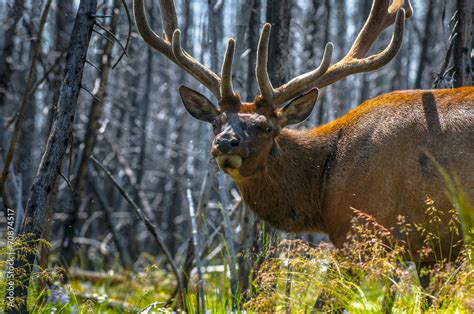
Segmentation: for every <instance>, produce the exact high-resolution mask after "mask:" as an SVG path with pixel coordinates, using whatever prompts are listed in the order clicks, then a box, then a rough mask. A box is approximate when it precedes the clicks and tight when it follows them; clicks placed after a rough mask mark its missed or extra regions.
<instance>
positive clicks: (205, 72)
mask: <svg viewBox="0 0 474 314" xmlns="http://www.w3.org/2000/svg"><path fill="white" fill-rule="evenodd" d="M171 44H172V50H173V54H174V56H175V58H176V61H177V63H178V64H179V65H181V66H182V67H183V68H184V69H186V71H187V72H188V73H189V74H191V75H192V76H193V77H194V78H195V79H196V80H198V81H199V82H201V84H203V85H204V86H206V87H207V89H209V90H210V91H211V92H212V93H213V94H214V96H216V98H217V99H218V100H220V99H221V93H220V86H221V79H220V78H219V76H218V75H217V74H216V73H214V72H212V71H211V70H210V69H209V68H208V67H206V66H205V65H203V64H201V63H200V62H199V61H197V60H196V59H194V58H193V57H192V56H191V55H189V54H188V53H187V52H186V51H184V49H183V48H182V46H181V31H180V30H179V29H176V30H175V31H174V33H173V40H172V42H171Z"/></svg>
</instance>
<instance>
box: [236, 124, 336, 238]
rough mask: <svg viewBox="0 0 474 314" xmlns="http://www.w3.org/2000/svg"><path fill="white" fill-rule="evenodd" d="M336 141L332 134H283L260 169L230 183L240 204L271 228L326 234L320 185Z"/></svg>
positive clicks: (327, 170)
mask: <svg viewBox="0 0 474 314" xmlns="http://www.w3.org/2000/svg"><path fill="white" fill-rule="evenodd" d="M337 141H338V132H337V131H336V132H327V131H325V132H319V131H318V128H315V129H308V130H301V131H297V130H290V129H283V130H282V131H281V133H280V134H279V135H278V136H277V137H276V138H275V141H274V145H273V148H272V150H271V152H270V154H269V156H268V160H267V161H266V164H265V167H262V169H261V170H259V171H258V172H257V173H255V174H253V175H252V176H249V177H245V178H242V180H239V181H238V182H236V183H237V185H238V186H239V188H240V190H241V192H242V195H243V197H244V200H245V201H246V202H247V204H248V205H249V206H250V208H252V210H253V211H254V212H256V213H257V215H258V216H259V217H260V218H262V219H263V220H265V221H267V222H269V223H270V224H271V225H273V226H275V227H276V228H279V229H282V230H285V231H287V232H314V231H323V232H326V228H325V223H324V221H325V216H326V215H325V212H324V195H325V192H326V191H325V189H326V184H325V182H326V180H327V178H328V175H329V172H330V169H331V167H333V166H334V162H333V161H334V154H335V150H336V144H337Z"/></svg>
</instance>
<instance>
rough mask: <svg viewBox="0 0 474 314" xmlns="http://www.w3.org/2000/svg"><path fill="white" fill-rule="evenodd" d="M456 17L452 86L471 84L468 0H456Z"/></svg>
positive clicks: (470, 16) (469, 2)
mask: <svg viewBox="0 0 474 314" xmlns="http://www.w3.org/2000/svg"><path fill="white" fill-rule="evenodd" d="M456 8H457V16H456V17H457V18H456V24H455V25H456V26H455V28H454V34H456V38H454V46H453V64H454V69H453V70H454V73H453V79H454V82H453V85H454V87H460V86H468V85H472V63H471V51H472V45H471V32H472V29H471V18H472V12H471V10H472V6H471V1H470V0H457V1H456Z"/></svg>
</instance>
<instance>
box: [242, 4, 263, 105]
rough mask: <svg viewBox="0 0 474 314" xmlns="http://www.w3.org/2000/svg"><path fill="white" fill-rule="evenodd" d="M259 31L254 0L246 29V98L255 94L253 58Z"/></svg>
mask: <svg viewBox="0 0 474 314" xmlns="http://www.w3.org/2000/svg"><path fill="white" fill-rule="evenodd" d="M259 33H260V1H258V0H254V2H253V6H252V11H251V12H250V20H249V27H248V31H247V43H248V44H247V46H248V48H249V49H250V54H249V56H248V60H247V71H248V75H247V80H246V86H245V90H246V91H247V98H248V100H249V101H250V100H251V99H250V97H254V96H255V95H257V84H256V82H255V77H256V75H255V60H256V59H257V45H258V36H259Z"/></svg>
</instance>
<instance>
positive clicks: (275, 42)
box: [267, 0, 293, 86]
mask: <svg viewBox="0 0 474 314" xmlns="http://www.w3.org/2000/svg"><path fill="white" fill-rule="evenodd" d="M292 5H293V1H292V0H288V1H267V21H268V22H269V23H271V24H272V35H271V36H270V46H269V55H268V60H271V62H269V64H268V72H269V74H270V80H271V82H272V84H273V85H274V86H280V85H281V84H284V83H285V82H286V81H287V79H288V61H289V60H288V57H289V54H290V51H289V47H288V44H289V35H290V18H291V14H290V10H291V7H292Z"/></svg>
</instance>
